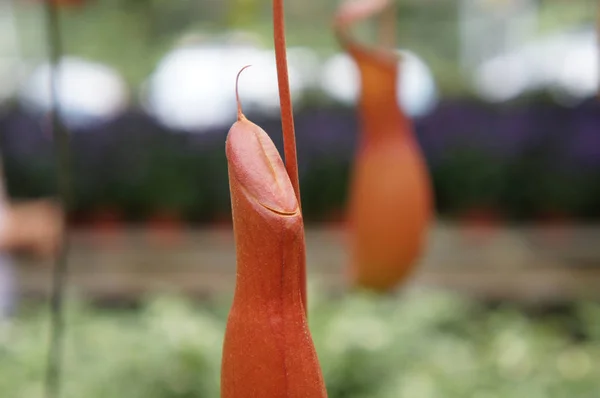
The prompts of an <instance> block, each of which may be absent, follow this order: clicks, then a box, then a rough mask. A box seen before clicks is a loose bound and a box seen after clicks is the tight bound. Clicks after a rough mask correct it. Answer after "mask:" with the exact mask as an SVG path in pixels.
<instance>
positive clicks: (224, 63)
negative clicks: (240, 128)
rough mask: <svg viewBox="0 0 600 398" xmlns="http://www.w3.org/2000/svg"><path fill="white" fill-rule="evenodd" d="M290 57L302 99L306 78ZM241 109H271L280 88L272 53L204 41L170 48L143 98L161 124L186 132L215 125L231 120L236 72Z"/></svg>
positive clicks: (296, 95)
mask: <svg viewBox="0 0 600 398" xmlns="http://www.w3.org/2000/svg"><path fill="white" fill-rule="evenodd" d="M292 59H293V57H290V65H289V67H288V70H289V75H290V76H289V77H290V91H291V93H292V97H293V99H294V100H299V99H301V95H302V91H303V90H304V89H305V86H306V84H305V82H304V80H303V79H302V78H301V75H300V73H299V72H298V68H295V67H294V65H293V62H291V60H292ZM245 65H252V67H251V68H248V69H246V70H245V71H244V73H243V74H242V76H241V78H240V87H239V91H240V99H241V102H242V107H243V110H244V112H253V111H255V112H260V113H263V114H268V115H272V114H276V113H277V112H278V111H279V91H278V84H277V71H276V67H275V55H274V52H273V51H272V50H263V49H260V48H257V47H255V46H250V45H245V44H242V45H227V44H210V45H209V44H206V45H199V46H198V45H196V46H192V47H184V48H178V49H175V50H173V51H172V52H171V53H169V54H167V56H165V58H164V59H163V60H162V61H161V62H160V63H159V65H158V66H157V68H156V70H155V72H154V73H153V75H152V76H151V77H150V78H149V80H148V83H147V88H146V94H145V95H144V96H145V98H144V99H143V102H144V103H145V106H146V109H147V111H148V112H149V113H150V114H152V115H153V116H154V117H156V118H157V119H158V120H159V121H160V122H161V123H163V124H164V125H166V126H168V127H170V128H174V129H181V130H187V131H197V130H202V129H206V128H211V127H212V128H219V127H223V128H225V127H227V126H229V125H231V124H232V123H233V122H234V121H235V119H236V103H235V77H236V75H237V73H238V72H239V70H240V69H241V68H242V67H244V66H245Z"/></svg>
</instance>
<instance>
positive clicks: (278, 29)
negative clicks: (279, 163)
mask: <svg viewBox="0 0 600 398" xmlns="http://www.w3.org/2000/svg"><path fill="white" fill-rule="evenodd" d="M273 33H274V39H275V62H276V64H277V82H278V83H279V103H280V106H281V128H282V130H283V153H284V155H285V168H286V170H287V173H288V175H289V176H290V180H291V181H292V186H293V187H294V193H295V194H296V198H297V199H298V206H300V208H301V203H300V182H299V178H298V157H297V155H296V132H295V129H294V112H293V108H292V95H291V93H290V81H289V76H288V65H287V53H286V47H285V22H284V12H283V0H273Z"/></svg>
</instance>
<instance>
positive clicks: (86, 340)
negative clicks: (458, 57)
mask: <svg viewBox="0 0 600 398" xmlns="http://www.w3.org/2000/svg"><path fill="white" fill-rule="evenodd" d="M311 288H313V289H312V290H313V291H311V298H312V299H311V300H310V302H309V304H310V309H309V311H310V324H311V330H312V333H313V338H314V340H315V344H316V347H317V351H318V353H319V358H320V360H321V365H322V368H323V372H324V376H325V379H326V382H327V388H328V392H329V397H330V398H342V397H345V398H367V397H368V398H402V397H419V398H433V397H443V398H454V397H456V398H458V397H461V398H462V397H489V398H492V397H495V398H501V397H510V398H520V397H523V398H531V397H540V398H542V397H544V398H567V397H594V396H596V395H595V394H596V392H597V391H598V389H600V377H599V376H600V366H598V365H600V331H599V329H598V324H600V322H599V321H600V305H599V304H594V303H587V304H585V305H581V306H579V307H577V310H576V311H575V315H574V316H573V317H574V322H573V319H570V320H569V322H567V321H566V320H565V319H561V318H558V315H555V316H553V317H550V316H546V317H537V318H534V317H530V316H527V315H526V313H524V312H523V311H521V310H517V309H514V308H499V309H494V310H486V309H484V308H483V307H482V306H481V305H479V304H477V303H475V302H472V301H469V300H466V299H464V298H460V297H456V296H451V295H447V294H440V293H433V292H420V293H408V294H405V295H404V296H403V297H400V298H380V297H376V296H370V295H368V294H366V293H353V294H350V295H348V296H346V297H344V298H341V299H332V298H326V297H324V296H322V295H320V294H319V293H320V292H319V291H318V290H315V289H314V287H311ZM213 307H214V306H213ZM227 308H228V306H227V305H223V304H220V305H218V306H216V308H210V309H209V308H208V306H194V305H192V304H191V303H190V302H187V301H185V300H182V299H177V298H172V297H171V298H166V297H163V298H160V299H155V300H152V301H150V302H148V303H147V304H146V305H145V306H144V307H143V308H142V309H141V310H139V311H133V312H131V311H116V310H111V311H107V310H100V309H96V308H91V307H86V306H81V305H78V304H75V303H71V306H70V308H69V312H68V313H69V316H68V329H67V333H68V334H67V346H66V348H67V350H66V354H67V355H66V361H65V364H66V368H65V391H64V397H65V398H75V397H86V398H96V397H98V398H100V397H102V398H107V397H128V398H138V397H139V398H142V397H144V398H196V397H218V396H219V369H220V353H221V344H222V336H223V330H224V326H225V321H226V314H227ZM574 324H576V326H577V328H576V329H577V332H578V334H579V335H580V336H584V337H585V339H581V338H579V339H578V340H576V339H575V338H574V337H573V325H574ZM12 326H13V327H12V328H11V329H10V330H4V331H5V332H6V333H5V334H4V335H3V337H4V341H3V344H2V350H1V351H0V374H1V375H2V377H1V378H0V391H2V396H3V397H5V398H33V397H36V398H37V397H39V396H40V395H41V385H42V384H41V383H42V380H43V371H44V366H45V354H46V338H45V336H46V333H45V332H46V330H47V316H46V314H45V313H44V312H43V311H40V312H37V311H34V312H30V313H27V314H25V313H23V314H22V315H21V316H20V317H19V318H18V319H17V321H16V323H15V324H14V325H12Z"/></svg>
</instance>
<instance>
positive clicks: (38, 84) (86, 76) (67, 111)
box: [19, 57, 127, 127]
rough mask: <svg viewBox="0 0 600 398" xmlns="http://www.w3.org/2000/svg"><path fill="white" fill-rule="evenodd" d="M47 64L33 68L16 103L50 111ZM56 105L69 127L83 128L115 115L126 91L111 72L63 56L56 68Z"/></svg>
mask: <svg viewBox="0 0 600 398" xmlns="http://www.w3.org/2000/svg"><path fill="white" fill-rule="evenodd" d="M50 72H51V69H50V65H49V64H48V63H45V64H43V65H41V66H39V67H38V68H36V69H35V70H34V72H33V74H32V75H31V76H29V78H28V79H26V81H25V83H24V84H23V86H22V87H21V88H20V90H19V100H20V101H21V103H22V104H23V106H24V107H25V108H27V109H29V110H31V111H34V112H39V113H47V112H49V111H50V110H51V106H52V97H51V92H50V89H51V87H50ZM56 76H57V77H56V79H57V87H58V102H59V107H60V110H61V114H62V117H63V118H64V121H65V123H66V124H67V125H68V126H70V127H83V126H87V125H90V124H93V123H97V122H101V121H106V120H108V119H110V118H113V117H115V116H117V115H118V114H119V113H121V112H122V111H123V109H124V108H125V107H126V106H127V89H126V86H125V83H124V81H123V79H122V78H121V77H120V76H119V75H118V74H117V72H115V71H114V70H113V69H111V68H109V67H107V66H105V65H101V64H97V63H93V62H89V61H85V60H82V59H79V58H71V57H65V58H63V59H62V60H61V62H60V63H59V66H58V68H57V75H56Z"/></svg>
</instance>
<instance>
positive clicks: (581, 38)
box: [473, 27, 600, 105]
mask: <svg viewBox="0 0 600 398" xmlns="http://www.w3.org/2000/svg"><path fill="white" fill-rule="evenodd" d="M597 57H598V50H597V41H596V32H595V29H593V27H590V28H586V29H583V30H580V31H575V32H565V33H560V34H556V35H553V36H550V37H546V38H544V39H541V40H536V41H534V42H531V43H528V44H526V45H523V46H521V47H520V48H518V49H516V50H514V51H511V52H507V53H505V54H503V55H500V56H496V57H494V58H491V59H489V60H486V61H484V62H483V63H482V64H481V65H480V66H479V68H478V69H477V70H476V72H475V74H474V75H473V83H474V85H475V89H476V90H477V91H478V93H479V94H480V95H481V96H482V97H483V98H485V99H487V100H489V101H493V102H496V101H507V100H510V99H513V98H516V97H518V96H519V95H521V94H524V93H526V92H531V91H534V90H542V89H545V90H550V91H551V93H552V94H553V95H554V97H555V98H556V99H557V101H559V102H560V103H561V104H565V105H573V104H576V103H578V102H579V101H581V100H583V99H585V98H587V97H591V96H593V95H594V94H595V93H596V91H597V87H598V79H599V77H600V73H599V70H598V69H599V66H598V58H597Z"/></svg>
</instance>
